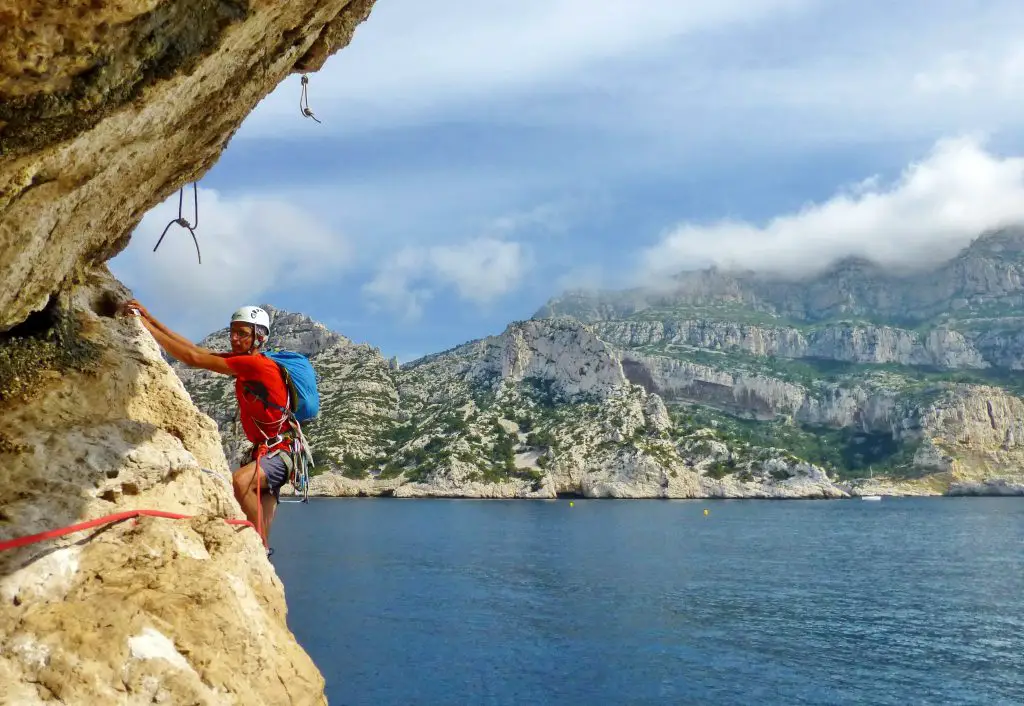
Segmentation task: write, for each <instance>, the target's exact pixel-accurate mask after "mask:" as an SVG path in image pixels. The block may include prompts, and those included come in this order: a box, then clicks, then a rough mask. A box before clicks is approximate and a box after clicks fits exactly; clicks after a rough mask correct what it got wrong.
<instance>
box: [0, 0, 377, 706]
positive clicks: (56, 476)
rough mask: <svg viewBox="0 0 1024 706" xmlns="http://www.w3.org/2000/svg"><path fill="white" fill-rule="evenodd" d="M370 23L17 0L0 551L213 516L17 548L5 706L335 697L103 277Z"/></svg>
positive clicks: (229, 2)
mask: <svg viewBox="0 0 1024 706" xmlns="http://www.w3.org/2000/svg"><path fill="white" fill-rule="evenodd" d="M372 5H373V0H294V1H289V2H276V1H271V0H115V1H113V2H100V3H96V2H84V1H79V2H65V3H54V2H46V1H45V0H0V18H2V19H0V252H2V253H3V257H2V258H0V334H2V335H0V418H2V419H3V420H4V425H3V429H2V430H0V482H2V483H3V484H4V487H5V490H6V492H5V495H4V499H3V500H2V501H0V540H2V539H8V538H11V537H18V536H23V535H27V534H31V533H33V532H38V531H43V530H49V529H52V528H54V527H60V526H63V525H69V524H74V523H76V522H78V521H81V520H84V519H89V518H95V517H99V516H103V515H106V514H110V513H116V512H120V511H124V510H128V509H133V508H152V509H157V510H162V511H170V512H178V513H182V514H187V515H194V516H195V519H191V520H170V519H163V518H142V519H139V520H138V521H137V522H135V521H133V520H128V521H124V522H121V523H119V524H115V525H112V526H109V527H106V528H101V529H97V530H92V531H88V532H80V533H77V534H75V535H72V536H70V537H68V538H64V539H58V540H49V541H46V542H43V543H40V544H33V545H30V546H27V547H23V548H19V549H13V550H8V551H4V552H2V553H0V595H2V597H3V600H2V604H0V625H2V630H0V702H2V703H18V704H35V703H88V704H92V703H117V704H136V703H195V704H214V703H217V704H220V703H251V704H260V703H268V704H270V703H273V704H280V703H295V704H308V703H323V702H324V696H323V679H322V677H321V675H320V673H319V672H318V670H317V669H316V667H315V666H314V665H313V664H312V662H311V661H310V660H309V658H308V656H307V655H306V654H305V653H304V652H303V650H302V649H301V648H300V647H299V646H298V645H297V644H296V643H295V641H294V639H293V637H292V635H291V633H290V632H289V631H288V628H287V625H286V622H285V602H284V592H283V587H282V585H281V582H280V581H279V580H278V578H277V576H276V575H275V573H274V570H273V567H272V566H271V565H270V564H269V562H268V561H267V560H266V557H265V554H264V553H263V547H262V544H261V543H260V541H259V539H258V537H257V536H256V535H255V533H254V532H253V531H252V530H251V529H247V528H238V527H234V526H231V525H228V524H227V523H225V522H224V521H223V519H222V518H225V517H228V518H238V517H241V513H240V510H239V508H238V505H237V503H236V502H235V500H234V498H233V497H232V493H231V491H230V487H229V485H228V484H227V482H226V481H225V478H226V474H227V472H228V468H229V466H228V464H227V462H226V459H225V457H224V454H223V451H222V448H221V441H220V438H219V435H218V430H217V426H216V424H215V423H214V421H213V420H211V419H210V418H208V417H206V416H204V415H202V414H201V413H199V412H198V411H197V410H196V408H195V406H194V405H193V404H192V402H191V400H190V398H189V395H188V394H187V393H186V391H185V388H184V386H183V385H182V383H181V381H180V379H179V378H178V377H177V376H175V375H174V373H173V371H172V370H171V369H170V368H169V367H168V366H167V364H166V363H165V362H164V360H163V359H162V358H161V357H160V355H159V352H158V350H157V349H156V347H155V345H154V343H153V341H152V339H151V338H150V337H149V336H148V334H146V333H145V331H144V330H143V329H142V328H141V327H140V325H139V323H138V322H136V321H122V320H115V319H113V318H111V312H112V310H113V308H114V306H116V303H117V301H119V300H123V299H124V298H126V297H127V296H128V295H129V293H128V292H126V291H124V289H123V287H120V286H119V285H117V284H116V283H115V282H113V280H112V279H111V278H110V276H109V273H107V272H106V269H105V267H104V265H103V263H104V262H105V261H106V260H107V259H109V258H110V257H112V256H113V255H115V254H116V253H117V252H119V251H120V250H121V249H123V248H124V246H125V245H126V244H127V242H128V238H129V237H130V235H131V233H132V231H133V230H134V228H135V226H136V225H137V224H138V222H139V221H140V220H141V218H142V216H143V214H145V213H146V212H147V211H148V210H149V209H151V208H152V207H153V206H155V205H156V204H158V203H160V202H161V201H163V200H164V199H166V198H167V197H168V196H170V195H171V194H173V193H174V192H175V191H176V190H178V189H179V188H180V187H183V186H185V185H187V184H189V183H190V182H195V181H197V180H199V179H200V178H201V177H202V176H203V174H205V172H206V171H207V170H208V169H209V168H210V167H211V166H212V165H213V164H214V162H215V161H216V160H217V158H218V156H219V155H220V153H221V152H222V150H223V149H224V148H225V146H226V144H227V142H228V140H229V139H230V138H231V136H232V134H233V133H234V131H235V130H236V129H237V128H238V126H239V125H240V124H241V122H242V120H243V118H244V117H245V116H246V115H247V114H248V113H249V112H250V111H251V110H252V109H253V107H254V106H255V105H256V104H257V102H258V101H259V100H261V99H262V98H263V97H264V96H265V95H266V94H267V93H269V92H270V91H271V90H272V89H273V88H274V87H275V86H277V85H278V84H279V83H280V82H281V80H282V79H283V78H285V77H286V76H288V75H289V74H290V73H294V72H304V71H312V70H315V69H316V68H318V67H319V66H321V65H322V64H323V62H324V60H325V59H326V58H327V57H328V56H330V54H332V53H333V52H334V51H336V50H337V49H339V48H341V47H343V46H345V45H346V44H347V43H348V42H349V41H350V39H351V38H352V35H353V32H354V29H355V27H356V25H358V24H359V23H360V22H361V21H363V20H364V19H365V18H366V17H367V16H368V14H369V12H370V9H371V7H372ZM300 119H301V118H300ZM212 274H213V273H212V272H211V275H212ZM316 333H317V332H311V334H312V338H313V339H316V338H317V335H316ZM303 340H306V339H303ZM307 342H308V341H307Z"/></svg>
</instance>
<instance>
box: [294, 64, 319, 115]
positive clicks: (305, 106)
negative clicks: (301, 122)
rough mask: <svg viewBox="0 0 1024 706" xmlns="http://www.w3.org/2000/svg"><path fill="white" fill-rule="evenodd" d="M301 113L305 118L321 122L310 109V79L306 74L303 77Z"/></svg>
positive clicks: (300, 102) (300, 99) (300, 98)
mask: <svg viewBox="0 0 1024 706" xmlns="http://www.w3.org/2000/svg"><path fill="white" fill-rule="evenodd" d="M299 112H300V113H302V115H303V116H304V117H307V118H313V120H316V121H317V122H320V121H319V120H318V119H317V117H316V116H315V115H313V111H312V110H310V109H309V77H308V76H306V75H305V74H303V75H302V93H301V94H300V95H299Z"/></svg>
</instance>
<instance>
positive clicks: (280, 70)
mask: <svg viewBox="0 0 1024 706" xmlns="http://www.w3.org/2000/svg"><path fill="white" fill-rule="evenodd" d="M372 5H373V0H295V1H290V2H276V1H275V0H213V1H205V0H204V1H199V0H120V1H119V2H114V3H103V4H102V5H101V6H97V5H96V4H95V3H93V4H90V3H85V2H72V3H63V4H59V6H58V4H54V3H48V2H44V1H43V0H2V2H0V16H3V17H4V21H3V22H2V23H0V252H3V253H4V257H3V258H2V260H0V283H2V284H3V286H2V287H0V331H2V330H5V329H8V328H10V327H11V326H13V325H14V324H16V323H18V322H20V321H22V320H24V319H25V318H26V317H27V316H28V314H29V313H30V312H32V311H34V310H39V309H41V308H42V307H43V305H44V304H45V303H46V301H47V299H48V297H49V296H50V294H51V293H52V292H54V291H55V290H56V289H57V287H58V285H59V284H60V283H61V282H62V281H64V280H66V279H67V278H68V277H69V276H70V275H72V274H73V273H75V272H76V271H78V270H80V269H81V268H83V267H86V266H88V265H90V264H95V263H101V262H103V261H105V260H106V259H108V258H110V257H112V256H113V255H115V254H116V253H117V252H119V251H120V250H121V249H122V248H123V247H124V246H125V245H126V244H127V239H128V238H129V236H130V234H131V232H132V230H133V229H134V227H135V226H136V225H137V224H138V222H139V221H140V220H141V218H142V216H143V215H144V214H145V213H146V212H147V211H148V210H149V209H150V208H152V207H153V206H154V205H156V204H157V203H160V202H161V201H163V200H164V199H165V198H167V197H168V196H170V195H171V194H172V193H174V192H175V191H176V190H177V189H178V188H179V187H182V186H184V185H186V184H188V183H189V182H193V181H196V180H198V179H199V178H200V177H201V176H202V175H203V173H205V172H206V171H207V170H208V169H209V168H210V167H211V166H212V165H213V163H214V162H215V161H216V159H217V157H218V156H219V155H220V153H221V151H222V150H223V149H224V147H225V146H226V144H227V141H228V140H229V139H230V137H231V135H232V134H233V133H234V131H235V130H236V129H237V128H238V126H239V125H240V124H241V122H242V120H243V118H244V117H245V116H246V115H248V113H249V112H251V111H252V109H253V108H254V107H255V106H256V104H257V102H259V100H260V99H262V98H263V97H264V96H265V95H266V94H267V93H269V92H270V91H271V90H272V89H273V88H274V87H275V86H277V84H278V83H280V82H281V80H282V79H283V78H285V77H286V76H287V75H288V74H289V73H292V72H295V71H308V70H315V68H318V67H319V66H320V65H322V63H323V61H324V60H325V59H326V58H327V56H329V55H330V54H331V53H333V52H334V51H336V50H337V49H339V48H341V47H343V46H345V45H346V44H347V43H348V42H349V40H350V39H351V37H352V34H353V32H354V30H355V27H356V25H357V24H358V23H359V22H361V21H362V20H363V19H365V18H366V17H367V16H368V15H369V12H370V9H371V7H372ZM98 7H99V9H97V8H98Z"/></svg>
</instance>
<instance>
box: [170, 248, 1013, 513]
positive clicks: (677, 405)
mask: <svg viewBox="0 0 1024 706" xmlns="http://www.w3.org/2000/svg"><path fill="white" fill-rule="evenodd" d="M1022 253H1024V230H1007V231H1001V232H998V233H991V234H986V235H984V236H982V237H981V238H979V239H977V240H976V241H975V242H974V243H972V244H971V246H970V247H968V248H966V249H965V250H964V251H963V252H961V253H960V255H958V256H957V257H956V258H954V259H953V260H952V261H950V262H949V263H946V264H945V265H943V266H941V267H939V268H937V269H935V270H934V271H932V273H931V274H926V273H920V272H918V273H913V274H906V273H904V274H902V275H894V274H892V273H891V272H885V271H881V270H879V269H878V268H877V267H875V266H873V265H869V264H867V263H864V262H862V261H852V260H847V261H842V262H840V263H837V264H836V265H835V266H834V267H833V268H832V269H831V270H830V271H829V274H828V275H827V276H826V275H821V276H818V277H814V278H809V279H807V280H806V281H804V282H802V283H801V282H793V281H784V280H779V279H776V278H768V277H763V276H759V275H756V274H753V273H738V274H737V273H723V272H720V271H717V270H708V271H703V272H697V273H686V274H685V275H681V276H680V278H679V280H678V281H679V286H678V287H677V289H676V290H674V291H673V292H672V293H670V294H666V293H659V294H651V293H642V292H637V291H630V292H618V293H616V292H601V293H576V294H570V295H566V296H563V297H559V298H556V299H554V300H552V301H551V302H549V304H548V305H547V306H546V307H544V308H542V309H541V311H539V312H538V314H537V315H536V316H535V317H534V318H533V319H530V320H526V321H518V322H513V323H511V324H509V326H508V327H507V328H506V329H505V330H504V331H503V332H502V333H501V334H499V335H495V336H488V337H486V338H482V339H479V340H475V341H470V342H467V343H465V344H462V345H460V346H456V347H454V348H452V349H450V350H447V351H444V352H441V353H436V354H431V355H428V356H425V357H423V358H421V359H419V360H416V361H413V362H411V363H407V364H405V365H403V366H398V364H397V362H396V361H394V360H391V361H388V360H386V359H385V358H384V357H383V356H382V355H381V354H380V351H379V350H377V349H376V348H373V347H372V346H368V345H366V344H354V343H352V341H350V340H349V339H347V338H346V337H344V336H342V335H340V334H337V333H334V332H332V331H330V330H329V329H327V328H326V327H324V326H322V325H321V324H318V323H316V322H313V321H312V320H311V319H309V318H308V317H305V316H303V315H301V314H294V313H288V312H281V311H278V310H276V309H274V308H273V307H267V308H268V310H270V311H271V315H272V319H273V331H272V338H271V345H276V346H280V347H285V348H291V349H292V350H298V351H299V352H303V353H306V354H307V355H309V356H310V358H311V360H312V361H313V364H314V367H315V368H316V370H317V372H318V375H319V376H320V385H321V396H322V400H323V403H322V412H321V418H320V419H319V420H318V421H316V422H315V423H313V424H310V425H309V426H308V429H307V432H308V436H309V438H310V440H311V442H312V444H313V446H314V453H315V457H316V458H317V463H318V470H326V471H327V472H326V473H323V474H322V475H318V476H317V477H316V478H315V479H314V485H313V487H314V491H315V492H316V493H319V494H324V495H397V496H429V495H440V496H471V497H556V496H558V495H564V494H570V495H572V494H577V495H586V496H593V497H680V498H682V497H842V496H848V495H858V494H866V493H879V492H881V493H893V494H937V493H953V494H964V493H967V494H976V493H982V494H984V493H1000V494H1005V493H1024V400H1022V399H1021V397H1020V396H1019V395H1020V393H1022V392H1024V382H1022V381H1021V380H1020V379H1018V378H1019V377H1021V374H1020V373H1018V372H1017V371H1018V370H1021V369H1022V368H1024V345H1022V344H1024V327H1022V321H1024V320H1022V318H1021V317H1020V316H1019V315H1018V312H1017V310H1016V305H1015V304H1014V302H1018V301H1019V300H1020V297H1021V295H1022V284H1021V282H1022V278H1021V274H1022V272H1024V254H1022ZM943 302H945V303H948V304H949V305H950V307H951V310H950V311H949V312H945V311H942V303H943ZM909 304H914V305H915V306H917V305H920V307H921V308H920V309H917V310H910V309H908V310H907V312H908V313H906V314H904V315H903V318H902V319H901V320H902V321H907V322H911V323H913V322H917V323H916V324H915V325H914V326H910V325H909V324H905V325H898V322H897V320H898V319H899V317H898V316H896V315H895V314H894V312H898V311H900V307H901V306H904V305H909ZM947 313H948V314H949V315H948V316H944V315H943V314H947ZM879 322H886V323H879ZM226 333H227V330H226V329H224V330H222V331H220V332H216V333H215V334H212V335H211V336H210V337H208V339H206V341H204V344H214V345H221V346H225V345H226V343H227V338H226ZM176 368H177V369H178V372H179V375H181V377H182V380H183V381H184V383H185V385H186V388H187V389H188V390H189V392H190V393H191V394H192V396H193V399H194V400H195V401H196V403H197V405H199V407H200V408H201V409H203V410H204V411H206V412H207V413H208V414H210V415H211V416H212V417H213V418H214V419H215V420H216V421H217V422H218V426H219V427H220V429H221V433H222V437H223V439H224V445H225V450H226V451H227V452H228V456H229V458H239V453H240V452H241V450H242V449H243V447H244V446H245V444H244V443H243V440H242V439H241V434H240V429H239V428H238V424H237V420H236V419H234V416H233V415H234V414H235V413H236V412H235V410H234V408H233V398H232V393H231V389H230V381H229V380H228V379H227V378H224V377H221V376H215V375H213V374H210V373H207V372H205V371H194V370H186V369H183V368H181V366H176Z"/></svg>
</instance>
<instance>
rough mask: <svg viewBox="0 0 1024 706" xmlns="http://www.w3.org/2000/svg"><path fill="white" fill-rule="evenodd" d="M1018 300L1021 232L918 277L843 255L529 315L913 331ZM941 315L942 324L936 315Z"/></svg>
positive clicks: (987, 238) (1023, 293)
mask: <svg viewBox="0 0 1024 706" xmlns="http://www.w3.org/2000/svg"><path fill="white" fill-rule="evenodd" d="M1022 303H1024V226H1018V227H1013V228H1005V229H1002V230H998V231H993V232H989V233H985V234H982V235H981V236H979V237H978V238H977V239H975V240H974V241H973V242H972V243H971V244H970V245H969V246H968V247H966V248H964V249H963V250H962V251H961V252H960V254H959V255H957V257H955V258H953V259H952V260H950V261H948V262H946V263H945V264H943V265H941V266H939V267H937V268H934V269H929V270H925V271H914V272H910V273H898V272H893V271H890V270H887V269H886V268H884V267H882V266H880V265H877V264H875V263H873V262H871V261H868V260H865V259H863V258H845V259H842V260H839V261H838V262H836V263H834V264H833V265H832V266H831V267H830V268H828V269H827V270H826V271H825V272H823V273H821V274H818V275H815V276H812V277H808V278H806V279H804V280H798V279H791V278H783V277H779V276H771V275H762V274H758V273H756V272H752V271H742V272H733V271H725V270H720V269H706V270H700V271H692V272H684V273H681V274H679V275H678V276H677V277H676V278H675V284H674V286H673V287H671V289H670V290H669V291H658V292H646V291H643V290H639V289H633V290H626V291H620V292H607V291H605V292H592V291H587V290H575V291H571V292H567V293H566V294H564V295H562V296H560V297H556V298H554V299H552V300H551V301H549V302H548V303H547V304H545V305H544V306H543V307H541V309H540V310H538V311H537V313H536V314H534V316H533V318H537V319H539V318H550V317H552V316H559V315H564V316H571V317H573V318H575V319H577V320H579V321H583V322H584V323H594V322H597V321H608V320H622V319H629V318H649V317H657V316H659V315H660V314H662V313H664V312H663V310H665V309H673V308H677V309H678V308H689V309H693V310H701V309H711V310H712V311H713V310H715V309H718V310H719V311H721V313H722V315H723V316H727V315H728V313H729V311H728V308H727V307H728V306H730V305H731V306H733V307H736V308H737V309H743V310H746V311H747V313H749V314H762V315H764V316H765V317H771V318H773V319H776V320H777V322H778V323H780V324H794V325H804V324H814V323H818V322H823V321H832V320H838V319H844V318H847V319H864V320H866V321H870V322H871V323H877V324H889V325H894V326H903V327H916V326H919V325H922V324H927V323H934V324H936V325H938V324H940V323H942V322H944V321H947V320H948V321H959V320H961V319H963V318H964V317H969V318H973V317H975V316H980V315H984V316H992V315H1002V314H1005V315H1011V316H1017V315H1019V313H1020V307H1021V305H1022ZM946 314H949V315H950V316H949V317H946V316H944V315H946Z"/></svg>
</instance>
